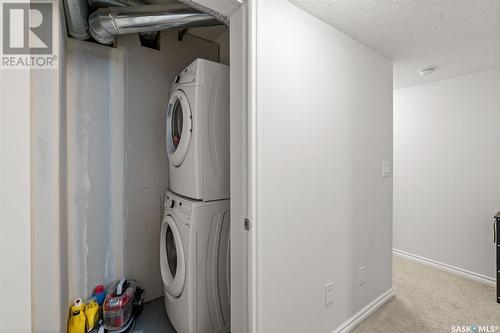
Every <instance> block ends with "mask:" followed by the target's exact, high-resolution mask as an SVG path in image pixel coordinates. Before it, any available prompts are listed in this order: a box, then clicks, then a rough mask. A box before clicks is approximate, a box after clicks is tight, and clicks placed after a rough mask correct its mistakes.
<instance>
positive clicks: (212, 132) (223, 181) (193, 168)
mask: <svg viewBox="0 0 500 333" xmlns="http://www.w3.org/2000/svg"><path fill="white" fill-rule="evenodd" d="M166 118H167V124H166V125H167V126H166V144H167V154H168V161H169V180H170V189H171V190H172V191H173V192H175V193H177V194H180V195H183V196H186V197H188V198H192V199H196V200H203V201H211V200H220V199H228V198H229V67H228V66H226V65H222V64H219V63H215V62H212V61H208V60H204V59H197V60H195V61H194V62H192V63H191V64H190V65H189V66H188V67H186V68H185V69H184V70H183V71H182V72H181V73H180V74H179V75H177V76H176V78H175V82H174V83H173V85H172V89H171V94H170V100H169V103H168V106H167V117H166Z"/></svg>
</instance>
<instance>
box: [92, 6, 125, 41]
mask: <svg viewBox="0 0 500 333" xmlns="http://www.w3.org/2000/svg"><path fill="white" fill-rule="evenodd" d="M113 19H114V16H113V13H111V12H107V11H104V10H101V9H98V10H96V11H95V12H93V13H92V14H90V16H89V32H90V35H91V36H92V38H94V39H95V40H96V41H98V42H99V43H101V44H105V45H109V44H113V43H114V41H115V39H116V35H117V33H118V32H117V31H116V28H115V24H114V23H113Z"/></svg>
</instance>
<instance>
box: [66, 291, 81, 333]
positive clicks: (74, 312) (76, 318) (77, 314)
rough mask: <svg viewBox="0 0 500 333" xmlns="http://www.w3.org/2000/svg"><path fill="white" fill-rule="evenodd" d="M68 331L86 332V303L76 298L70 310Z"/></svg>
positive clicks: (74, 332)
mask: <svg viewBox="0 0 500 333" xmlns="http://www.w3.org/2000/svg"><path fill="white" fill-rule="evenodd" d="M68 333H85V304H83V301H82V299H81V298H77V299H75V301H74V302H73V305H71V308H70V311H69V321H68Z"/></svg>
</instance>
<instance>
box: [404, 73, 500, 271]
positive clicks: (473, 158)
mask: <svg viewBox="0 0 500 333" xmlns="http://www.w3.org/2000/svg"><path fill="white" fill-rule="evenodd" d="M499 92H500V69H492V70H488V71H484V72H479V73H474V74H470V75H463V76H458V77H455V78H451V79H446V80H442V81H437V82H433V83H428V84H423V85H418V86H414V87H409V88H405V89H400V90H396V91H395V92H394V248H395V249H398V250H402V251H405V252H409V253H411V254H415V255H419V256H422V257H425V258H428V259H432V260H435V261H438V262H442V263H445V264H448V265H452V266H456V267H458V268H461V269H465V270H468V271H471V272H473V273H477V274H480V275H484V276H487V277H490V278H494V277H495V274H494V273H495V247H494V244H493V229H492V221H493V219H492V218H493V216H494V215H495V213H496V212H497V211H499V210H500V153H499V151H500V150H499V149H500V148H499V147H500V130H499V124H500V97H499V96H500V93H499Z"/></svg>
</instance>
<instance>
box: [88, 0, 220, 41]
mask: <svg viewBox="0 0 500 333" xmlns="http://www.w3.org/2000/svg"><path fill="white" fill-rule="evenodd" d="M176 7H177V8H176ZM220 24H221V23H220V22H219V21H218V20H216V19H215V18H214V17H213V16H211V15H209V14H205V13H200V12H199V11H197V10H195V9H192V8H179V7H178V6H168V5H166V6H165V5H147V6H138V7H122V8H101V9H98V10H96V11H95V12H94V13H92V14H91V15H90V17H89V30H90V34H91V35H92V37H94V39H95V40H97V41H98V42H99V43H102V44H112V43H113V42H114V41H115V38H116V35H121V34H128V33H138V32H150V31H160V30H167V29H182V28H191V27H206V26H213V25H220Z"/></svg>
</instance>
